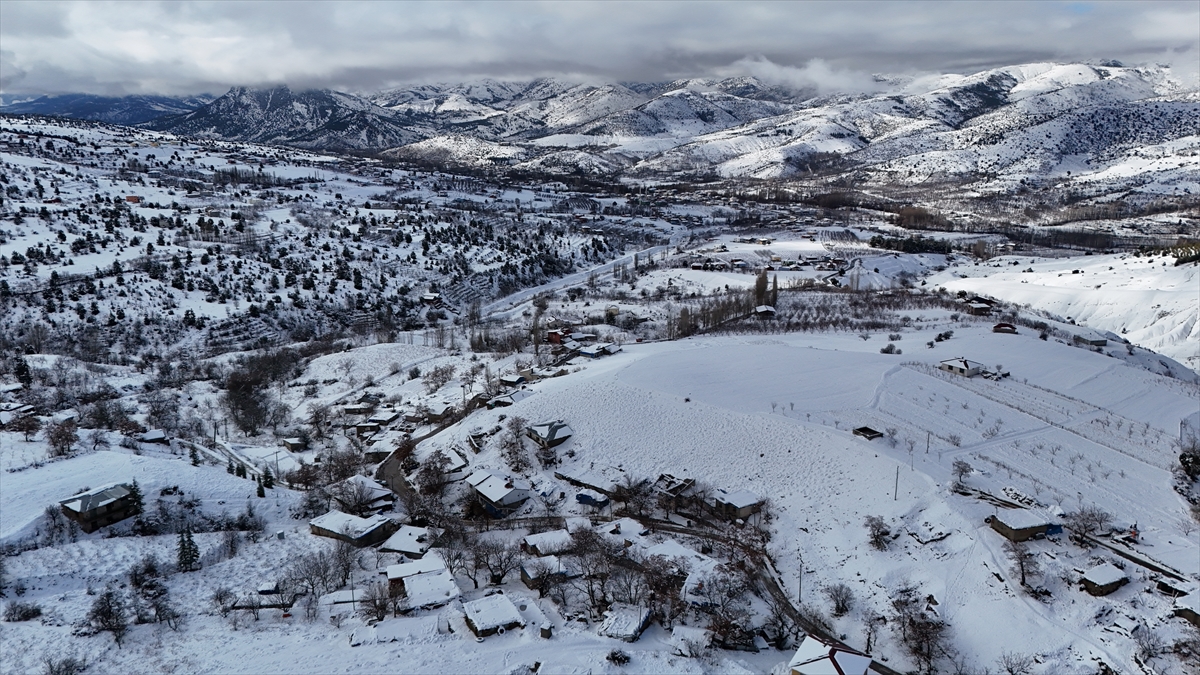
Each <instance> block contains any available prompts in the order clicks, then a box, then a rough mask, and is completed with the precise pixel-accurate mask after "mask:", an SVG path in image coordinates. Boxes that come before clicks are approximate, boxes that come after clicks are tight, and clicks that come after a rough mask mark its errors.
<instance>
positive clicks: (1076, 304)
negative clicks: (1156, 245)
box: [928, 254, 1200, 369]
mask: <svg viewBox="0 0 1200 675" xmlns="http://www.w3.org/2000/svg"><path fill="white" fill-rule="evenodd" d="M1174 262H1175V259H1174V258H1173V257H1170V256H1153V255H1146V256H1141V255H1132V254H1118V255H1096V256H1090V257H1075V258H1067V259H1031V258H1024V257H1012V256H1005V257H1001V258H996V259H993V260H991V261H989V262H988V263H980V264H978V265H962V266H955V267H951V268H949V269H947V270H946V271H944V272H940V273H937V274H934V275H933V276H931V277H930V278H929V279H928V281H929V283H931V284H936V285H939V286H944V287H946V289H948V290H951V291H959V290H963V291H966V292H968V293H979V294H983V295H991V296H993V297H996V298H1000V299H1003V300H1007V301H1009V302H1014V303H1018V304H1023V305H1029V306H1030V307H1033V308H1035V309H1040V310H1045V311H1048V312H1052V313H1054V314H1057V315H1059V316H1061V317H1063V318H1064V319H1071V320H1074V321H1075V322H1076V323H1078V324H1080V325H1084V326H1087V327H1090V328H1095V329H1098V330H1101V331H1111V332H1113V333H1116V334H1118V335H1120V336H1122V337H1123V338H1125V339H1126V340H1128V341H1129V342H1132V343H1133V344H1135V345H1138V346H1141V347H1144V348H1146V349H1150V350H1153V351H1156V352H1159V353H1162V354H1165V355H1167V356H1170V357H1171V358H1173V359H1175V360H1177V361H1180V362H1182V363H1184V364H1186V365H1188V366H1189V367H1191V368H1193V369H1196V368H1200V268H1197V266H1196V264H1195V263H1193V264H1190V265H1182V266H1179V267H1176V266H1175V265H1174Z"/></svg>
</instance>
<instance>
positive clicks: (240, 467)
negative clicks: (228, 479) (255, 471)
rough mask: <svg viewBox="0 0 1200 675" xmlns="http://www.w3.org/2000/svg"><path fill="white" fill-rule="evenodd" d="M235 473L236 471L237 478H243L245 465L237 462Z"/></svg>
mask: <svg viewBox="0 0 1200 675" xmlns="http://www.w3.org/2000/svg"><path fill="white" fill-rule="evenodd" d="M236 473H237V477H238V478H245V477H246V465H245V464H238V465H237V472H236Z"/></svg>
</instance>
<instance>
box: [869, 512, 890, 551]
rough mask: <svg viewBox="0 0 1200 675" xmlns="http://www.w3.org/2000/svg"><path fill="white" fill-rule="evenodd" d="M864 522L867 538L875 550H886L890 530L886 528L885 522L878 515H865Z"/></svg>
mask: <svg viewBox="0 0 1200 675" xmlns="http://www.w3.org/2000/svg"><path fill="white" fill-rule="evenodd" d="M864 524H865V525H866V527H867V539H868V541H870V542H871V546H873V547H874V548H875V549H876V550H879V551H886V550H887V547H888V537H890V536H891V534H892V531H891V529H889V528H888V526H887V523H885V522H884V521H883V518H880V517H879V516H867V517H866V519H865V521H864Z"/></svg>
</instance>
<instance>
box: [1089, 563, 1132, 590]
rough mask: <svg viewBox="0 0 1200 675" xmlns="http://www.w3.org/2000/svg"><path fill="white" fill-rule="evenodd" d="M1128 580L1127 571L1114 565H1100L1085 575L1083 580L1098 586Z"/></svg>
mask: <svg viewBox="0 0 1200 675" xmlns="http://www.w3.org/2000/svg"><path fill="white" fill-rule="evenodd" d="M1125 578H1127V576H1126V574H1125V571H1124V570H1122V569H1121V568H1119V567H1117V566H1116V565H1113V564H1112V563H1100V564H1099V565H1096V566H1095V567H1093V568H1092V569H1090V570H1088V571H1087V573H1086V574H1084V575H1083V580H1084V581H1087V582H1089V583H1093V584H1095V585H1097V586H1107V585H1109V584H1115V583H1117V582H1118V581H1120V580H1122V579H1125Z"/></svg>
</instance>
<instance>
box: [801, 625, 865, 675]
mask: <svg viewBox="0 0 1200 675" xmlns="http://www.w3.org/2000/svg"><path fill="white" fill-rule="evenodd" d="M870 667H871V657H869V656H867V655H866V654H863V653H862V652H857V651H854V650H853V649H850V648H849V647H845V646H841V645H835V644H833V643H830V642H825V641H824V640H821V639H820V638H817V637H816V636H814V635H806V636H804V637H803V638H801V640H800V646H799V647H798V648H797V649H796V653H795V655H793V656H792V659H791V661H788V673H790V675H867V670H869V669H870Z"/></svg>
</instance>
